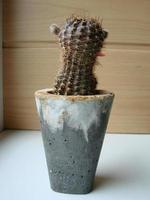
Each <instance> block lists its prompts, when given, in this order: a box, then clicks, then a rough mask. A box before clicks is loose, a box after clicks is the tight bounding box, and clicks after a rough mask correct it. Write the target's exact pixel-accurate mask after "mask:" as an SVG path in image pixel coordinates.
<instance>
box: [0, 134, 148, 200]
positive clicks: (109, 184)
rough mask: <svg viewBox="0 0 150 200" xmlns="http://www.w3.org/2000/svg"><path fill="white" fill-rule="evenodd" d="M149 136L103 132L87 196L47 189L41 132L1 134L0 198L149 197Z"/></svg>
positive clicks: (122, 199)
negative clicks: (92, 183)
mask: <svg viewBox="0 0 150 200" xmlns="http://www.w3.org/2000/svg"><path fill="white" fill-rule="evenodd" d="M149 152H150V135H127V134H106V136H105V141H104V144H103V148H102V152H101V157H100V160H99V165H98V168H97V174H96V179H95V189H94V190H93V192H91V193H89V194H86V195H70V194H62V193H56V192H54V191H52V190H51V189H50V184H49V179H48V173H47V166H46V160H45V155H44V149H43V144H42V138H41V133H40V132H38V131H15V130H14V131H11V130H8V131H4V132H3V133H2V134H0V200H57V199H58V200H73V199H76V200H81V199H82V200H84V199H86V200H91V199H93V200H101V199H102V200H150V156H149Z"/></svg>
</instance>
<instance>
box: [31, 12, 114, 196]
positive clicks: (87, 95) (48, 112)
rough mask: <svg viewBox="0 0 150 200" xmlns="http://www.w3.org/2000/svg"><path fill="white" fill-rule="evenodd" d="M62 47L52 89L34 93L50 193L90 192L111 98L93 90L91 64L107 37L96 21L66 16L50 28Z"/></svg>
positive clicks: (110, 94) (103, 92)
mask: <svg viewBox="0 0 150 200" xmlns="http://www.w3.org/2000/svg"><path fill="white" fill-rule="evenodd" d="M51 31H52V32H53V33H54V34H56V35H57V36H58V38H59V42H60V46H61V48H62V60H63V63H62V67H61V69H60V71H59V72H58V75H57V77H56V80H55V83H54V86H53V87H52V88H50V89H43V90H39V91H36V92H35V98H36V105H37V110H38V113H39V117H40V122H41V130H42V137H43V143H44V148H45V154H46V160H47V166H48V172H49V177H50V183H51V188H52V189H53V190H54V191H57V192H62V193H70V194H85V193H88V192H90V191H91V190H92V188H93V182H94V177H95V172H96V167H97V163H98V159H99V155H100V151H101V148H102V144H103V139H104V135H105V131H106V127H107V123H108V119H109V114H110V110H111V106H112V102H113V98H114V94H113V93H111V92H108V91H105V90H98V89H96V85H97V80H96V77H95V75H94V64H95V62H96V57H97V55H98V54H99V55H102V53H101V48H102V47H103V42H104V40H105V39H106V37H107V32H106V31H105V30H103V28H102V26H101V23H100V22H99V21H98V20H97V19H93V18H82V17H75V16H71V17H69V18H67V20H66V22H65V24H64V25H63V26H62V27H61V28H59V27H58V26H57V25H54V24H53V25H51Z"/></svg>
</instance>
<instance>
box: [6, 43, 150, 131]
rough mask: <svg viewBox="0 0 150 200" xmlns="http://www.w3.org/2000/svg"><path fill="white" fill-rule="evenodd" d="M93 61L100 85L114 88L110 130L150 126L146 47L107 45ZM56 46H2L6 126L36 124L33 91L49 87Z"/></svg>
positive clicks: (148, 128) (32, 126) (56, 63)
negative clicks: (119, 47)
mask: <svg viewBox="0 0 150 200" xmlns="http://www.w3.org/2000/svg"><path fill="white" fill-rule="evenodd" d="M107 54H108V55H107V57H104V58H101V59H100V60H99V61H100V63H101V64H102V65H103V67H101V66H100V65H99V66H97V67H96V73H97V77H98V80H99V88H104V89H107V90H110V91H113V92H115V94H116V97H115V101H114V106H113V109H112V115H111V118H110V123H109V126H108V131H109V132H132V133H137V132H138V133H149V132H150V123H149V119H150V103H149V102H150V67H149V63H150V51H148V50H142V51H138V50H120V49H119V50H118V49H108V50H107ZM58 58H59V50H58V48H57V46H56V45H54V44H52V46H51V48H39V49H38V48H16V49H13V48H11V49H9V48H8V49H7V48H5V50H4V103H5V104H4V112H5V127H6V128H15V129H17V128H19V129H38V128H39V121H38V118H37V113H36V109H35V103H34V91H35V90H37V89H42V88H47V87H51V85H52V83H53V80H54V76H55V74H56V71H57V69H58V66H59V65H60V63H59V59H58Z"/></svg>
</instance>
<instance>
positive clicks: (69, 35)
mask: <svg viewBox="0 0 150 200" xmlns="http://www.w3.org/2000/svg"><path fill="white" fill-rule="evenodd" d="M50 29H51V32H53V33H54V34H56V35H57V36H58V37H59V42H60V45H61V47H62V60H63V64H62V67H61V69H60V71H59V73H58V75H57V77H56V80H55V83H54V93H55V94H58V95H94V94H96V85H97V80H96V77H95V75H94V72H93V71H94V64H95V62H96V56H97V53H98V52H99V51H100V50H101V48H102V47H103V42H104V40H105V38H106V37H107V32H106V31H104V30H103V29H102V26H101V23H100V22H99V20H97V19H93V18H85V17H83V18H82V17H75V16H71V17H69V18H67V19H66V23H65V24H64V26H63V27H62V28H59V27H58V26H57V25H55V24H53V25H51V26H50Z"/></svg>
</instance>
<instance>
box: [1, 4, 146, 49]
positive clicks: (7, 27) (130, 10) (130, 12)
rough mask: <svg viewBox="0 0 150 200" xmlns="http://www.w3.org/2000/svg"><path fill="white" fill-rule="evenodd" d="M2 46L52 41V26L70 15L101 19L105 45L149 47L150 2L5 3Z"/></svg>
mask: <svg viewBox="0 0 150 200" xmlns="http://www.w3.org/2000/svg"><path fill="white" fill-rule="evenodd" d="M3 4H4V6H3V7H4V45H5V43H7V42H9V41H13V42H20V41H24V42H25V41H38V42H39V41H52V40H53V41H54V40H56V38H55V37H54V36H52V35H51V34H50V33H49V30H48V27H49V25H50V24H51V23H58V24H60V25H62V24H63V22H64V19H65V17H66V16H69V15H70V14H72V13H77V14H81V15H86V16H87V15H88V16H100V17H101V18H103V26H104V28H107V29H108V30H109V32H110V35H109V39H108V42H113V43H132V44H150V34H149V33H150V26H149V24H150V12H149V11H150V1H147V0H143V1H142V2H141V1H140V0H132V1H130V0H126V1H124V0H116V1H113V0H105V1H102V0H99V1H97V0H92V1H90V0H88V1H84V2H83V1H82V2H81V1H80V0H76V1H72V0H71V1H70V0H64V1H56V0H43V1H41V0H30V1H29V0H21V1H20V0H14V1H11V0H5V1H4V2H3Z"/></svg>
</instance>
